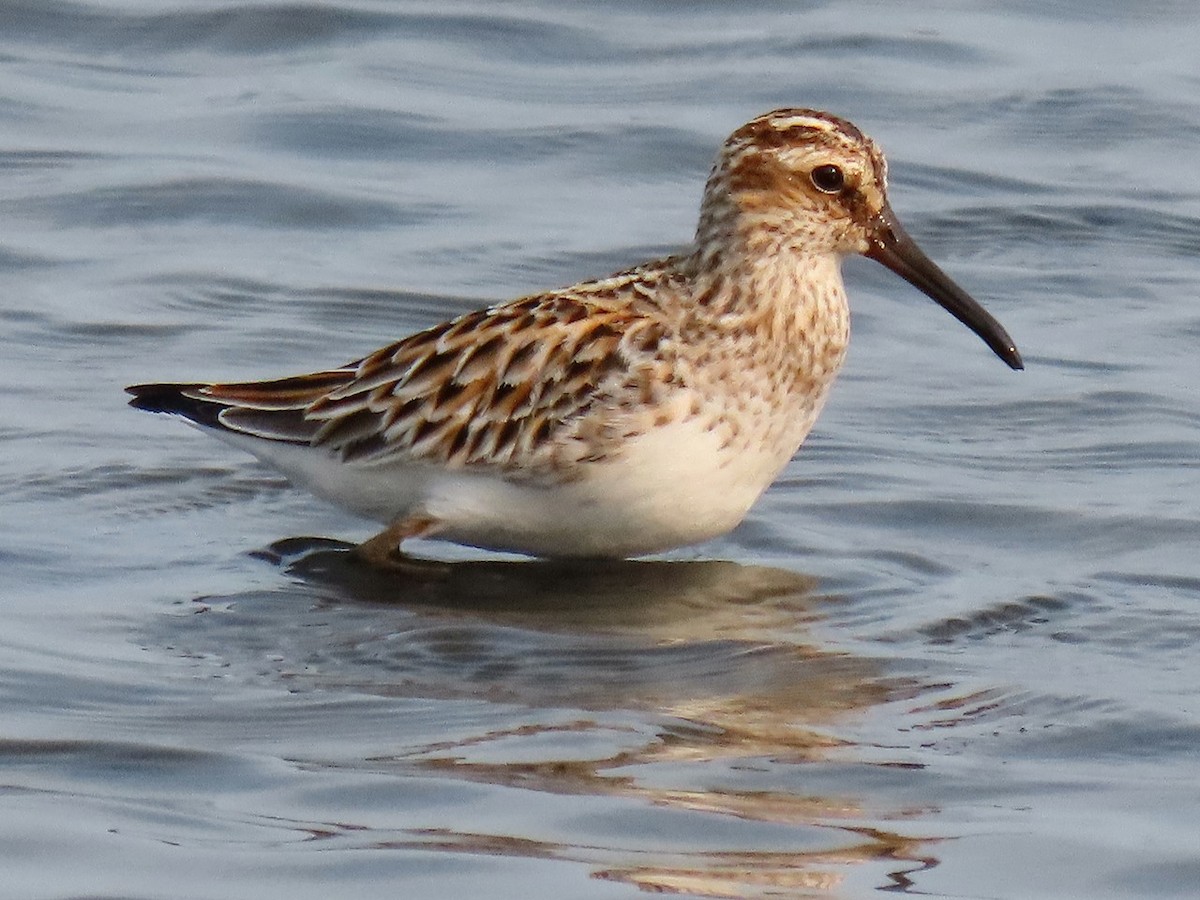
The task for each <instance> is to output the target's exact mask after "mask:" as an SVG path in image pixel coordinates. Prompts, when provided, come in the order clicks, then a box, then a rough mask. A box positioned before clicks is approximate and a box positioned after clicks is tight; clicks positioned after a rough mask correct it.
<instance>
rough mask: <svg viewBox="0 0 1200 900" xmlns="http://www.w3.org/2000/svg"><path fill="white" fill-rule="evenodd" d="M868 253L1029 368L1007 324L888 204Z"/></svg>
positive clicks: (999, 350) (1012, 363)
mask: <svg viewBox="0 0 1200 900" xmlns="http://www.w3.org/2000/svg"><path fill="white" fill-rule="evenodd" d="M866 255H867V256H869V257H871V259H873V260H875V261H876V262H880V263H883V264H884V265H885V266H887V267H888V268H889V269H891V270H892V271H893V272H895V273H896V274H897V275H899V276H900V277H901V278H903V279H904V280H905V281H907V282H908V283H909V284H911V285H912V286H913V287H915V288H916V289H917V290H919V291H920V292H921V293H923V294H925V295H926V296H928V297H929V298H931V299H933V300H936V301H937V303H938V304H940V305H941V307H942V308H943V309H945V310H946V311H947V312H948V313H950V315H952V316H954V318H956V319H958V321H960V322H962V323H963V324H964V325H966V326H967V327H968V328H970V329H971V330H972V331H973V332H975V333H976V334H977V335H979V336H980V337H981V338H983V342H984V343H985V344H987V345H988V346H989V347H991V348H992V352H993V353H995V354H996V355H997V356H998V357H1000V358H1001V359H1002V360H1004V361H1005V362H1006V363H1008V365H1009V367H1010V368H1013V369H1023V368H1025V364H1024V363H1023V362H1021V354H1020V353H1018V352H1017V345H1016V344H1015V343H1014V342H1013V339H1012V338H1011V337H1009V335H1008V332H1007V331H1005V330H1004V326H1003V325H1001V324H1000V323H999V322H997V321H996V320H995V318H993V316H992V314H991V313H989V312H988V311H987V310H986V309H984V308H983V307H982V306H980V305H979V304H978V303H976V302H975V300H974V299H973V298H972V297H971V295H970V294H968V293H967V292H966V291H964V290H963V289H962V288H960V287H959V286H958V285H957V284H955V283H954V282H953V281H951V280H950V276H949V275H947V274H946V273H945V272H943V271H942V270H941V269H939V268H938V267H937V264H936V263H934V261H933V260H931V259H930V258H929V257H928V256H926V255H925V254H924V253H923V252H922V251H921V248H920V247H918V246H917V244H916V241H914V240H913V239H912V238H910V237H909V236H908V233H907V232H906V231H905V230H904V229H903V228H901V227H900V223H899V222H898V221H896V214H895V213H893V212H892V211H891V209H890V208H888V207H884V210H883V212H882V213H881V214H880V217H879V220H878V225H877V227H876V230H875V235H874V237H873V238H872V240H871V248H870V249H869V250H868V251H867V253H866Z"/></svg>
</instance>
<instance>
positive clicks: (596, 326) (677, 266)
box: [128, 109, 1022, 566]
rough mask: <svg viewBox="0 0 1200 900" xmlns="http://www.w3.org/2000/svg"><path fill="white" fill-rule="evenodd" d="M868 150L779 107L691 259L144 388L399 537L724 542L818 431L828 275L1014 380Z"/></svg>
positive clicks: (718, 199)
mask: <svg viewBox="0 0 1200 900" xmlns="http://www.w3.org/2000/svg"><path fill="white" fill-rule="evenodd" d="M886 181H887V178H886V163H885V161H884V158H883V155H882V153H881V152H880V151H879V149H878V147H877V146H876V145H875V143H874V142H873V141H872V140H871V139H870V138H868V137H866V136H865V135H864V134H863V133H862V132H861V131H859V130H858V129H857V128H856V127H855V126H854V125H852V124H851V123H849V122H847V121H846V120H844V119H840V118H838V117H837V116H833V115H830V114H828V113H825V112H819V111H815V110H809V109H779V110H775V111H774V112H770V113H767V114H766V115H763V116H759V117H758V118H756V119H753V120H752V121H750V122H748V123H747V124H745V125H743V126H742V127H741V128H738V129H737V130H736V131H735V132H734V133H733V134H732V135H731V136H730V137H729V139H728V140H727V141H726V142H725V144H724V146H723V147H722V149H721V152H720V154H719V155H718V157H717V161H716V164H715V165H714V167H713V170H712V174H711V175H710V177H709V179H708V183H707V185H706V187H705V190H704V198H703V201H702V203H701V206H700V222H699V225H698V227H697V229H696V237H695V241H694V242H693V243H692V245H691V246H690V247H688V248H686V249H685V250H684V251H683V252H681V253H679V254H677V255H675V256H669V257H666V258H664V259H658V260H654V261H652V262H647V263H644V264H642V265H640V266H636V267H634V268H631V269H627V270H625V271H623V272H618V273H617V274H615V275H611V276H609V277H607V278H601V279H599V280H596V281H587V282H583V283H580V284H575V285H572V286H570V287H566V288H562V289H560V290H554V291H548V292H546V293H542V294H535V295H532V296H528V297H522V298H520V299H517V300H513V301H511V302H508V303H502V304H499V305H496V306H491V307H488V308H487V309H482V310H479V311H477V312H472V313H467V314H466V315H462V316H459V317H458V318H455V319H452V320H450V321H448V322H444V323H442V324H440V325H435V326H433V327H432V328H429V329H426V330H425V331H421V332H418V333H416V334H413V335H410V336H409V337H406V338H404V339H402V340H399V341H397V342H396V343H393V344H390V345H388V346H387V347H384V348H382V349H381V350H378V351H376V352H375V353H372V354H371V355H369V356H367V357H364V358H363V359H360V360H356V361H355V362H352V363H349V364H347V365H344V366H340V367H338V368H334V369H327V370H325V371H319V372H315V373H313V374H309V375H299V376H295V377H291V378H283V379H279V380H274V381H258V382H240V383H218V384H204V383H189V384H140V385H134V386H132V387H130V388H128V391H129V392H130V393H131V394H133V399H132V400H131V401H130V403H131V404H132V405H133V406H135V407H137V408H139V409H145V410H150V411H152V412H165V413H173V414H176V415H179V416H182V417H183V418H184V419H186V420H187V421H188V422H190V423H191V424H193V425H196V426H199V427H200V428H202V429H203V430H205V431H207V432H209V433H211V434H213V435H214V436H216V437H218V438H222V439H223V440H226V441H228V442H229V443H231V444H234V445H236V446H238V447H242V448H244V449H246V450H248V451H249V452H250V453H252V454H254V455H255V456H257V457H258V458H259V459H261V460H262V461H264V462H266V463H267V464H268V465H271V466H274V467H275V468H276V469H278V470H280V471H281V472H283V473H284V474H285V475H287V476H288V478H290V479H291V480H293V481H294V482H296V483H298V484H302V485H304V486H305V487H307V488H309V489H310V490H311V491H312V492H313V493H315V494H317V495H319V496H321V497H324V498H326V499H328V500H330V501H332V502H334V503H336V504H338V505H340V506H342V507H345V508H347V509H350V510H352V511H354V512H356V513H359V514H361V515H363V516H366V517H368V518H372V519H376V520H378V521H380V522H383V523H386V528H385V529H384V530H383V531H382V532H381V533H379V534H378V535H376V536H375V537H373V538H372V539H371V540H369V541H367V542H365V543H364V544H361V545H359V548H358V552H359V553H360V555H362V556H363V557H364V558H365V559H366V560H368V561H370V562H372V563H375V564H378V565H385V566H386V565H389V564H395V563H398V562H400V561H402V560H403V559H404V557H403V556H401V550H400V545H401V543H402V542H403V541H405V540H406V539H408V538H416V537H425V538H437V539H442V540H448V541H453V542H457V543H461V544H467V545H472V546H475V547H481V548H486V549H492V550H504V551H514V552H518V553H524V554H529V555H534V556H547V557H626V556H640V555H643V554H647V553H654V552H658V551H662V550H667V549H670V548H673V547H678V546H682V545H685V544H692V543H696V542H699V541H703V540H706V539H708V538H712V537H715V536H717V535H720V534H723V533H725V532H727V531H729V530H730V529H732V528H733V527H734V526H736V525H737V524H738V523H739V522H741V520H742V519H743V517H744V516H745V515H746V512H747V511H748V510H749V509H750V507H751V505H752V504H753V503H754V502H755V500H756V499H757V498H758V497H759V495H760V494H762V492H763V491H764V490H765V489H766V488H767V486H768V485H770V484H771V482H772V481H773V480H774V479H775V477H776V476H777V475H778V474H779V472H780V470H781V469H782V468H783V467H784V466H785V465H786V464H787V462H788V460H790V459H791V457H792V456H793V454H795V452H796V450H797V449H798V448H799V447H800V444H801V443H802V442H803V441H804V438H805V437H806V436H807V435H808V433H809V430H810V429H811V428H812V426H813V423H814V422H815V421H816V418H817V415H818V413H819V412H820V411H821V407H822V406H823V405H824V403H825V399H826V396H827V395H828V393H829V388H830V386H831V385H832V384H833V380H834V377H835V376H836V375H837V372H838V370H839V369H840V368H841V365H842V360H843V357H844V356H845V352H846V343H847V340H848V339H849V324H850V314H849V309H848V307H847V305H846V294H845V289H844V287H843V284H842V275H841V261H842V259H843V257H845V256H847V255H848V254H852V253H861V254H863V255H865V256H868V257H870V258H872V259H875V260H878V261H879V262H881V263H883V265H885V266H887V267H888V268H889V269H891V270H892V271H893V272H895V273H896V274H898V275H900V276H901V277H902V278H904V279H905V280H906V281H908V282H909V283H910V284H912V285H914V286H915V287H916V288H918V289H919V290H921V291H922V292H924V293H925V294H927V295H928V296H929V297H931V298H932V299H933V300H935V301H937V302H938V303H939V304H941V305H942V306H943V307H944V308H945V309H946V310H947V311H949V312H950V314H951V315H953V316H954V317H955V318H957V319H958V320H959V321H961V322H962V323H963V324H965V325H966V326H967V327H968V328H970V329H971V330H972V331H974V332H975V333H976V334H977V335H979V337H981V338H982V339H983V340H984V342H985V343H987V345H988V346H989V347H990V348H991V349H992V350H993V351H994V352H995V353H996V355H997V356H999V357H1000V358H1001V359H1002V360H1004V362H1006V363H1007V364H1008V365H1009V366H1010V367H1012V368H1013V369H1020V368H1022V363H1021V357H1020V354H1019V353H1018V352H1017V349H1016V346H1015V345H1014V343H1013V340H1012V338H1010V337H1009V336H1008V333H1007V332H1006V331H1005V330H1004V328H1003V327H1002V326H1001V325H1000V323H999V322H997V321H996V320H995V319H994V318H993V317H992V316H991V315H990V314H989V313H988V312H987V311H986V310H985V309H984V308H983V307H982V306H980V305H979V304H978V303H976V302H975V301H974V300H973V299H972V298H971V297H970V296H969V295H968V294H967V293H966V292H965V291H963V290H962V289H961V288H959V287H958V285H956V284H955V283H954V282H953V281H951V280H950V278H949V277H948V276H947V275H946V274H945V273H944V272H942V270H941V269H939V268H938V267H937V266H936V265H935V264H934V263H933V262H932V261H931V260H930V259H929V258H928V257H927V256H926V255H925V254H924V253H923V252H921V250H920V249H919V248H918V247H917V245H916V244H915V243H914V242H913V240H912V239H911V238H910V237H909V236H908V235H907V234H906V233H905V232H904V230H903V229H902V228H901V227H900V225H899V223H898V221H897V219H896V216H895V214H894V213H893V212H892V209H891V207H890V205H889V203H888V199H887V191H886Z"/></svg>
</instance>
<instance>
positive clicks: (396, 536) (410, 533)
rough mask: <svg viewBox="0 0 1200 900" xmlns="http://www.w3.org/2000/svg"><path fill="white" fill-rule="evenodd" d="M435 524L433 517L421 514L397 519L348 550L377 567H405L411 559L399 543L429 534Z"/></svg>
mask: <svg viewBox="0 0 1200 900" xmlns="http://www.w3.org/2000/svg"><path fill="white" fill-rule="evenodd" d="M435 525H437V521H436V520H435V519H431V518H429V517H428V516H422V515H414V516H409V517H408V518H405V519H397V520H396V521H395V522H393V523H392V524H391V525H389V526H388V527H387V528H385V529H383V531H381V532H379V534H377V535H375V537H373V538H371V539H370V540H366V541H363V542H362V543H361V544H359V545H358V546H357V547H355V548H354V549H353V550H352V551H350V552H351V553H353V554H354V555H355V556H356V557H357V558H358V559H360V560H362V561H363V562H365V563H366V564H367V565H369V566H374V567H375V568H377V569H400V568H406V565H407V564H409V563H411V560H410V558H409V557H407V556H405V555H404V553H403V552H402V551H401V550H400V544H401V543H402V542H403V541H405V540H407V539H408V538H412V537H421V536H422V535H425V534H429V533H430V532H431V531H432V530H433V529H434V526H435Z"/></svg>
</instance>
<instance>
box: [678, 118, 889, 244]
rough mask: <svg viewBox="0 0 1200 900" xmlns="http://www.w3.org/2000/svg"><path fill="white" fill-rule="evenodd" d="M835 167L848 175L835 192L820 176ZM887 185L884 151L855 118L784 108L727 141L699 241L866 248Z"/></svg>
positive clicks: (712, 183) (706, 200)
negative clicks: (735, 238) (767, 240)
mask: <svg viewBox="0 0 1200 900" xmlns="http://www.w3.org/2000/svg"><path fill="white" fill-rule="evenodd" d="M829 167H833V168H836V170H837V172H839V173H840V175H841V179H842V184H841V185H840V186H838V187H837V189H836V190H830V189H829V188H830V184H829V183H828V182H825V183H824V184H822V182H821V181H820V174H821V173H822V172H823V171H824V172H826V173H828V172H829V171H831V170H830V168H829ZM814 173H816V174H814ZM886 189H887V166H886V163H885V161H884V158H883V154H882V153H881V152H880V151H879V148H878V147H877V146H876V145H875V142H874V141H872V140H871V139H870V138H868V137H867V136H866V135H864V134H863V133H862V132H861V131H859V130H858V129H857V128H856V127H855V126H854V125H852V124H851V123H850V122H847V121H846V120H845V119H840V118H838V117H837V116H833V115H830V114H829V113H825V112H819V111H817V110H811V109H777V110H774V111H773V112H769V113H766V114H765V115H762V116H759V117H758V118H756V119H752V120H751V121H749V122H747V123H746V124H745V125H743V126H742V127H741V128H739V129H737V131H735V132H733V134H731V135H730V136H729V139H728V140H727V141H726V142H725V145H724V147H722V149H721V153H720V155H719V157H718V158H717V162H716V165H715V166H714V168H713V172H712V175H711V176H710V178H709V181H708V185H707V187H706V189H705V197H704V203H703V206H702V209H701V221H700V227H699V230H698V231H697V241H698V243H700V244H702V245H703V244H704V243H707V242H710V241H714V240H715V241H721V240H725V241H727V240H728V239H729V237H730V236H731V233H732V234H736V235H740V236H741V237H742V238H743V239H744V240H749V241H750V244H751V245H755V244H757V243H758V242H757V241H755V240H754V237H755V232H756V231H758V232H764V234H763V235H760V236H766V235H772V236H773V237H772V239H773V240H779V239H783V240H785V241H786V242H787V243H789V244H791V245H792V246H793V247H795V248H797V249H802V250H804V251H805V252H816V253H862V252H864V251H865V250H866V248H867V235H868V226H869V224H870V223H871V221H872V220H873V219H874V218H876V217H877V216H878V215H879V213H880V211H881V210H882V209H883V208H884V207H885V205H886V202H887V201H886ZM747 249H753V247H748V248H747Z"/></svg>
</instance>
